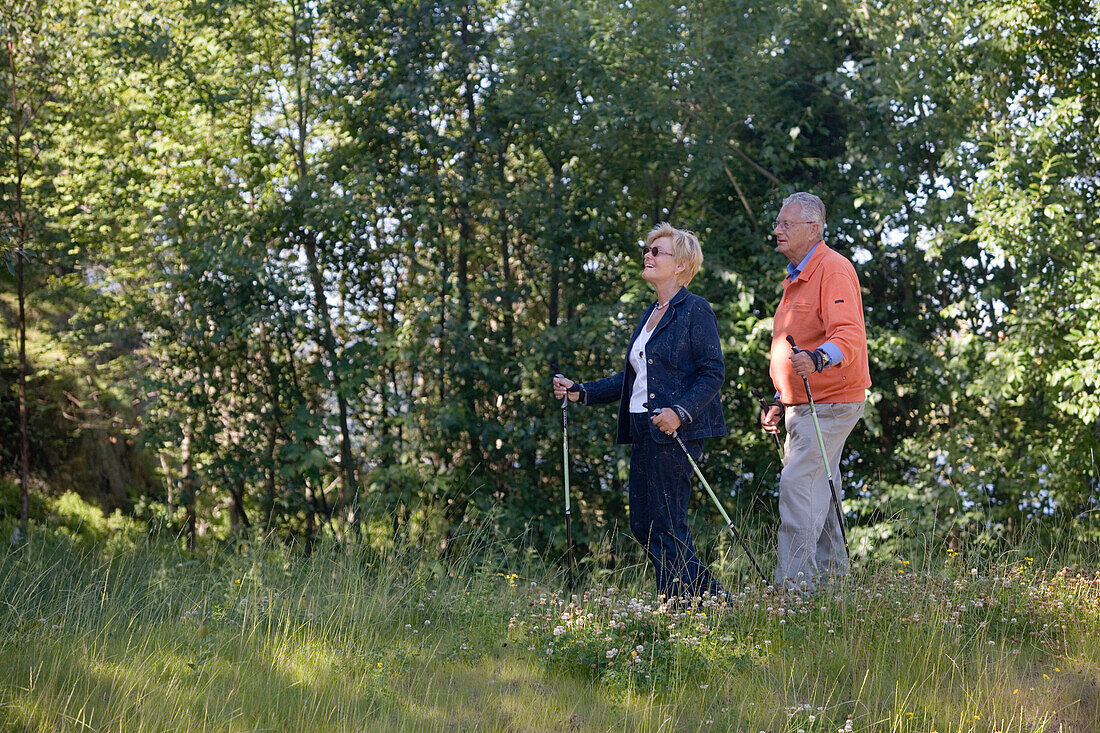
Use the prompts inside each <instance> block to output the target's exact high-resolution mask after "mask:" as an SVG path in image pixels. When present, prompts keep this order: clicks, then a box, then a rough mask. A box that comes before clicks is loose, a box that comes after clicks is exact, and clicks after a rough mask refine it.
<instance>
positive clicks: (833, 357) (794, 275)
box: [787, 242, 844, 369]
mask: <svg viewBox="0 0 1100 733" xmlns="http://www.w3.org/2000/svg"><path fill="white" fill-rule="evenodd" d="M820 246H821V242H818V243H817V244H815V245H814V247H813V249H811V250H810V251H809V252H807V253H806V256H805V257H803V258H802V261H801V262H799V263H798V264H797V265H793V264H791V263H789V262H788V263H787V275H788V276H789V277H790V278H791V282H794V281H795V280H797V279H798V276H799V275H801V274H802V271H803V270H804V269H806V265H807V264H809V262H810V258H811V257H813V256H814V252H816V251H817V248H818V247H820ZM817 348H819V349H821V350H822V351H824V352H825V353H826V354H827V355H828V356H829V366H827V367H825V368H826V369H829V368H831V367H834V366H840V362H841V360H842V359H843V358H844V355H843V354H842V353H840V349H839V348H837V345H836V344H834V343H833V342H832V341H826V342H825V343H823V344H821V345H820V346H818V347H817ZM810 351H813V349H810Z"/></svg>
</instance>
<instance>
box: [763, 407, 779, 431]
mask: <svg viewBox="0 0 1100 733" xmlns="http://www.w3.org/2000/svg"><path fill="white" fill-rule="evenodd" d="M782 419H783V406H782V405H768V407H767V409H765V410H761V411H760V426H761V427H763V428H764V432H765V433H771V434H772V435H778V434H779V421H780V420H782Z"/></svg>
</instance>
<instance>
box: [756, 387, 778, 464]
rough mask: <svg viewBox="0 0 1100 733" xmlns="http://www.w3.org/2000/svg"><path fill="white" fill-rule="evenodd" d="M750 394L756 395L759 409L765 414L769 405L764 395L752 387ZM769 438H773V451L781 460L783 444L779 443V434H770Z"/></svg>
mask: <svg viewBox="0 0 1100 733" xmlns="http://www.w3.org/2000/svg"><path fill="white" fill-rule="evenodd" d="M752 393H753V394H754V395H756V399H758V400H760V407H762V408H763V409H764V412H767V411H768V410H769V409H770V408H771V405H770V404H769V403H768V401H767V400H766V399H764V394H763V393H762V392H761V391H760V390H758V389H756V388H755V387H753V390H752ZM771 436H772V437H773V438H775V449H776V450H778V451H779V460H783V444H782V443H780V442H779V433H772V434H771Z"/></svg>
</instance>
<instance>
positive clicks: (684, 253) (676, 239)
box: [645, 222, 703, 285]
mask: <svg viewBox="0 0 1100 733" xmlns="http://www.w3.org/2000/svg"><path fill="white" fill-rule="evenodd" d="M661 237H668V238H669V239H671V240H672V257H673V259H675V260H676V262H677V263H678V264H683V265H685V268H684V272H683V273H682V274H681V276H680V277H681V280H682V282H681V283H680V284H681V285H687V284H688V283H690V282H691V279H692V278H693V277H695V273H697V272H699V266H700V265H702V264H703V248H702V247H700V246H699V238H698V237H696V236H695V234H693V233H692V232H689V231H686V230H684V229H677V228H675V227H674V226H672V225H671V224H668V223H665V222H662V223H660V224H658V225H657V226H655V227H653V228H652V229H650V230H649V234H647V235H646V238H645V243H646V246H647V247H648V246H649V245H651V244H653V241H654V240H656V239H660V238H661Z"/></svg>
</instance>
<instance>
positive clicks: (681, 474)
mask: <svg viewBox="0 0 1100 733" xmlns="http://www.w3.org/2000/svg"><path fill="white" fill-rule="evenodd" d="M649 429H650V425H649V416H648V415H646V414H644V413H631V415H630V435H631V441H632V442H631V447H630V489H629V493H630V531H631V532H633V533H634V538H635V539H637V540H638V542H639V543H641V545H642V547H644V548H645V551H646V554H647V555H648V556H649V559H650V562H652V563H653V567H654V568H655V569H656V571H657V594H658V595H664V596H665V597H666V598H673V597H675V596H701V595H702V594H704V593H710V594H711V595H713V596H720V595H721V594H722V593H723V591H722V587H721V586H720V585H719V584H718V581H716V580H715V579H714V577H713V576H712V575H711V574H710V571H709V570H707V568H706V566H704V565H703V563H702V562H701V561H700V560H699V557H698V555H696V553H695V544H694V542H693V541H692V538H691V531H690V530H689V529H688V526H687V506H688V501H689V500H690V498H691V478H692V475H693V474H694V470H693V469H692V467H691V463H689V462H688V459H687V456H685V455H684V451H683V450H682V449H681V448H680V445H679V443H677V442H675V441H673V442H672V443H667V444H662V443H656V442H654V440H653V438H652V436H651V435H650V432H649ZM684 445H685V446H687V449H688V451H690V453H691V457H692V458H693V459H694V460H695V461H696V462H698V460H699V457H700V456H701V455H702V453H703V443H702V441H701V440H693V441H684Z"/></svg>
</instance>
